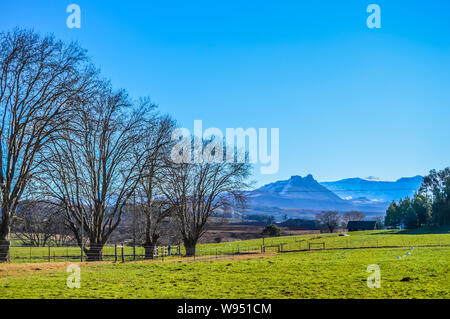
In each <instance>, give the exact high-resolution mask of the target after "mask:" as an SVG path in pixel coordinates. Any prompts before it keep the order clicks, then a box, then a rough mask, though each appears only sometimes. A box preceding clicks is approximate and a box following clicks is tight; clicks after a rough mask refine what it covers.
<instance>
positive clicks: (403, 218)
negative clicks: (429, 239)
mask: <svg viewBox="0 0 450 319" xmlns="http://www.w3.org/2000/svg"><path fill="white" fill-rule="evenodd" d="M385 224H386V226H399V225H404V226H405V227H406V228H420V227H423V226H448V225H450V168H448V167H447V168H445V169H443V170H441V171H436V170H432V171H430V173H429V174H428V175H427V176H425V177H424V179H423V182H422V185H421V187H420V189H419V191H418V192H417V193H416V194H415V195H414V196H413V197H412V198H409V197H406V198H404V199H401V200H399V201H398V202H396V201H393V202H392V203H391V204H390V206H389V208H388V209H387V211H386V218H385Z"/></svg>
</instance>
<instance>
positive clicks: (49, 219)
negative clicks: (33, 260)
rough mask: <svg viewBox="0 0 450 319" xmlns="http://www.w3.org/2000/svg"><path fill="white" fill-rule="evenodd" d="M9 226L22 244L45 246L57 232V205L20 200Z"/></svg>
mask: <svg viewBox="0 0 450 319" xmlns="http://www.w3.org/2000/svg"><path fill="white" fill-rule="evenodd" d="M11 228H12V233H14V234H15V235H16V237H17V238H18V239H19V240H20V241H21V242H22V244H24V245H30V246H45V245H46V244H48V243H49V242H50V241H51V239H52V238H55V237H56V236H57V233H58V228H59V227H58V210H57V207H56V206H55V205H53V204H52V203H47V202H40V201H25V202H22V203H21V204H20V205H19V207H18V208H17V211H16V215H15V218H14V222H13V225H12V227H11Z"/></svg>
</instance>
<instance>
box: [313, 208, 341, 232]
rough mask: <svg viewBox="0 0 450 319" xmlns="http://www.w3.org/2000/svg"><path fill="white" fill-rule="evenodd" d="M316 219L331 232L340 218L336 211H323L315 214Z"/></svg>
mask: <svg viewBox="0 0 450 319" xmlns="http://www.w3.org/2000/svg"><path fill="white" fill-rule="evenodd" d="M316 219H317V220H318V221H319V222H320V224H321V225H322V226H324V227H326V229H327V230H328V231H329V232H330V233H332V232H334V231H335V230H336V228H337V227H338V225H339V222H340V220H341V216H340V214H339V212H338V211H334V210H332V211H323V212H320V213H318V214H317V215H316Z"/></svg>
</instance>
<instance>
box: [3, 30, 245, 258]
mask: <svg viewBox="0 0 450 319" xmlns="http://www.w3.org/2000/svg"><path fill="white" fill-rule="evenodd" d="M175 129H176V122H175V120H174V119H172V118H171V117H170V116H168V115H162V114H159V113H158V112H157V106H156V105H155V104H153V103H152V102H151V100H150V99H149V98H141V99H139V100H132V99H131V98H130V97H129V96H128V94H127V93H126V91H125V90H123V89H113V86H112V84H111V83H110V82H109V81H108V80H105V79H104V78H102V77H101V75H100V72H99V70H98V69H97V68H96V67H95V66H94V65H92V63H91V62H90V59H89V58H88V56H87V54H86V51H85V50H83V49H81V48H80V47H79V46H78V45H77V44H76V43H64V42H62V41H58V40H56V39H55V38H54V37H53V36H51V35H49V36H41V35H39V34H38V33H36V32H34V31H30V30H23V29H14V30H12V31H10V32H4V33H0V143H1V145H0V205H1V224H0V261H6V260H8V255H9V248H10V239H11V227H13V230H14V232H15V234H16V235H17V236H18V237H19V238H21V239H22V241H23V242H25V243H29V244H32V245H45V244H47V243H49V242H50V241H51V242H53V243H62V242H64V241H65V240H67V239H70V240H71V241H74V242H75V243H76V244H77V245H79V247H80V248H81V249H82V250H83V251H84V253H85V254H86V256H87V259H88V260H101V259H102V256H103V253H102V252H103V247H104V245H105V244H106V243H107V242H108V240H109V239H110V238H111V235H112V234H113V233H114V232H115V231H116V230H117V228H118V227H119V225H120V224H121V222H122V220H123V218H124V216H125V214H128V215H130V212H133V213H136V214H134V215H136V217H137V213H138V212H139V223H140V226H141V227H140V231H139V237H138V238H139V240H140V242H139V244H141V245H143V246H145V250H146V252H145V254H146V256H147V257H148V258H151V257H152V254H153V247H154V246H156V245H157V244H158V240H159V237H160V231H161V225H162V223H163V222H164V221H165V220H167V219H168V218H170V219H171V220H173V221H174V225H175V226H174V227H176V231H177V233H178V235H179V238H181V240H182V241H183V243H184V245H185V247H186V252H187V254H188V255H193V254H195V247H196V244H197V242H198V240H199V239H200V238H201V237H202V235H203V234H204V233H205V231H206V227H207V224H208V220H209V218H210V217H211V216H212V215H213V214H214V212H215V211H217V210H224V209H226V208H227V207H229V206H231V205H243V204H245V200H246V198H245V196H244V195H243V192H241V191H240V190H242V189H246V188H247V187H248V185H249V184H248V178H249V176H250V164H249V162H248V161H245V162H243V163H238V162H232V161H231V162H230V161H226V160H225V156H226V154H225V153H224V152H223V156H224V158H223V161H210V160H208V157H207V155H209V156H213V157H215V158H217V156H215V155H217V154H219V153H220V151H221V150H218V149H217V147H216V148H214V149H213V150H211V153H214V154H206V156H204V157H203V158H204V159H203V160H202V161H201V162H196V161H191V162H189V163H184V162H183V163H175V162H174V161H172V156H171V155H173V154H172V153H173V149H174V148H173V146H174V143H176V142H177V141H174V140H173V138H172V137H173V135H174V134H173V133H174V131H175ZM192 144H193V145H198V143H192ZM201 146H203V144H201ZM189 151H190V150H189ZM195 151H197V152H199V151H203V150H202V149H200V150H195ZM239 151H240V150H236V152H239ZM181 152H186V154H188V153H189V152H188V150H185V149H183V150H181ZM194 154H195V152H194ZM178 155H180V156H181V155H183V156H184V153H183V154H178ZM62 228H64V229H62Z"/></svg>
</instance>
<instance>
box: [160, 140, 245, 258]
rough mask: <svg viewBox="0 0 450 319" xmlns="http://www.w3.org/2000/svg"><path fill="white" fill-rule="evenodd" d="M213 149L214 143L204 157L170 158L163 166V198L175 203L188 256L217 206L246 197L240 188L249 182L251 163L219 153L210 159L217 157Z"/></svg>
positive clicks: (242, 199) (192, 252) (193, 253)
mask: <svg viewBox="0 0 450 319" xmlns="http://www.w3.org/2000/svg"><path fill="white" fill-rule="evenodd" d="M202 144H203V143H202ZM194 145H195V143H194ZM197 145H198V144H197ZM202 151H203V149H202ZM216 152H219V150H218V148H217V146H216V147H215V148H213V149H212V152H211V153H209V152H206V153H204V154H203V155H204V157H203V160H202V161H201V162H197V163H195V162H188V163H178V164H176V163H173V162H172V163H171V164H170V165H167V166H166V167H165V170H164V174H165V176H166V179H165V181H164V183H161V184H160V191H161V193H163V194H164V198H165V199H167V201H168V202H169V203H170V205H171V206H173V207H174V214H175V217H176V219H177V222H178V227H179V230H180V234H181V237H182V239H183V242H184V246H185V248H186V255H187V256H193V255H195V249H196V245H197V242H198V240H199V239H200V238H201V237H202V236H203V235H204V234H205V232H206V230H207V227H206V226H207V222H208V220H209V218H210V217H211V216H212V215H213V214H214V212H215V211H216V210H218V209H224V208H226V207H229V206H231V205H233V204H234V205H240V206H242V205H244V204H245V201H246V197H245V193H244V192H243V191H244V190H245V189H247V188H248V187H249V185H250V184H249V183H248V182H247V179H248V177H249V176H250V168H251V166H250V164H249V163H248V161H245V162H243V163H238V162H236V161H234V162H228V161H226V160H225V157H223V158H222V157H221V156H219V161H214V160H210V158H209V157H215V158H217V156H216V155H217V153H216Z"/></svg>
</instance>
